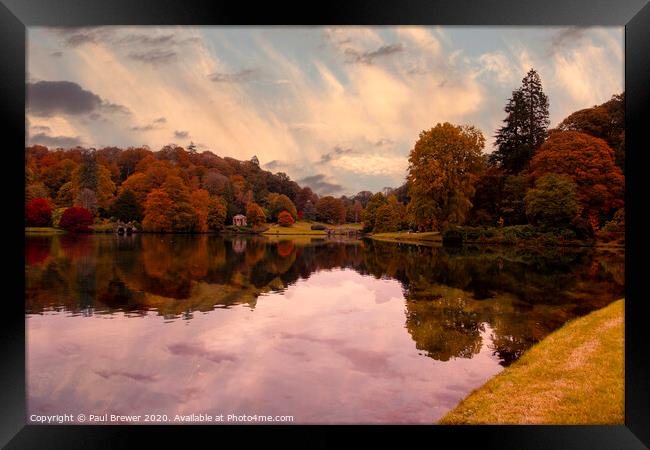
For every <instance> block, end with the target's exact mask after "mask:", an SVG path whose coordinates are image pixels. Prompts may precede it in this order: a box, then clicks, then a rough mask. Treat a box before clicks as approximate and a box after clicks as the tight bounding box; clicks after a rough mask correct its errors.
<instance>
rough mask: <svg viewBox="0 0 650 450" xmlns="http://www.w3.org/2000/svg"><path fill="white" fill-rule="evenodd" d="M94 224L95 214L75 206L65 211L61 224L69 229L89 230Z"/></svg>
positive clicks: (74, 230) (75, 230)
mask: <svg viewBox="0 0 650 450" xmlns="http://www.w3.org/2000/svg"><path fill="white" fill-rule="evenodd" d="M92 224H93V215H92V213H91V212H90V211H88V210H87V209H85V208H80V207H77V206H73V207H72V208H68V209H66V210H65V211H64V212H63V215H62V216H61V220H60V221H59V226H60V227H61V228H63V229H64V230H67V231H72V232H77V233H81V232H88V231H90V225H92Z"/></svg>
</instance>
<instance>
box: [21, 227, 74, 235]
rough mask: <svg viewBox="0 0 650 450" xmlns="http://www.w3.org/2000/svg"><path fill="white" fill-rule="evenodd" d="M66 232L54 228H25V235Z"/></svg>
mask: <svg viewBox="0 0 650 450" xmlns="http://www.w3.org/2000/svg"><path fill="white" fill-rule="evenodd" d="M63 233H65V231H63V230H61V229H59V228H54V227H25V234H63Z"/></svg>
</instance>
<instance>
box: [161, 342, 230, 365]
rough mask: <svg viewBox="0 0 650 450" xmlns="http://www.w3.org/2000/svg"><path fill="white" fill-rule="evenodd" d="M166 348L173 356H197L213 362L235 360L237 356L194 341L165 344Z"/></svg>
mask: <svg viewBox="0 0 650 450" xmlns="http://www.w3.org/2000/svg"><path fill="white" fill-rule="evenodd" d="M167 349H168V350H169V352H170V353H171V354H172V355H175V356H198V357H199V358H203V359H207V360H208V361H212V362H213V363H217V364H219V363H222V362H224V361H236V360H237V356H236V355H234V354H232V353H227V352H222V351H219V350H210V349H208V348H206V347H205V346H203V345H200V344H195V343H184V342H181V343H178V344H172V345H169V346H167Z"/></svg>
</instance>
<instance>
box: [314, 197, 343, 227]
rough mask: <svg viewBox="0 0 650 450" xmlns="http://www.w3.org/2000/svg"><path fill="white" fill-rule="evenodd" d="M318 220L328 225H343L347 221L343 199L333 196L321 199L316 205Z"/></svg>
mask: <svg viewBox="0 0 650 450" xmlns="http://www.w3.org/2000/svg"><path fill="white" fill-rule="evenodd" d="M316 218H317V219H318V220H322V221H323V222H327V223H343V222H344V221H345V206H344V205H343V202H342V201H341V199H338V198H334V197H332V196H331V195H328V196H326V197H323V198H321V199H319V200H318V203H316Z"/></svg>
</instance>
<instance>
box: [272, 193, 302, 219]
mask: <svg viewBox="0 0 650 450" xmlns="http://www.w3.org/2000/svg"><path fill="white" fill-rule="evenodd" d="M267 203H268V210H269V215H270V216H269V219H270V220H278V216H279V214H280V213H281V212H282V211H287V212H288V213H289V214H291V217H292V218H293V220H294V221H295V220H296V219H297V218H298V211H296V206H295V205H294V204H293V202H292V201H291V199H290V198H289V197H287V196H286V195H284V194H277V193H275V192H274V193H271V194H269V195H268V196H267Z"/></svg>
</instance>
